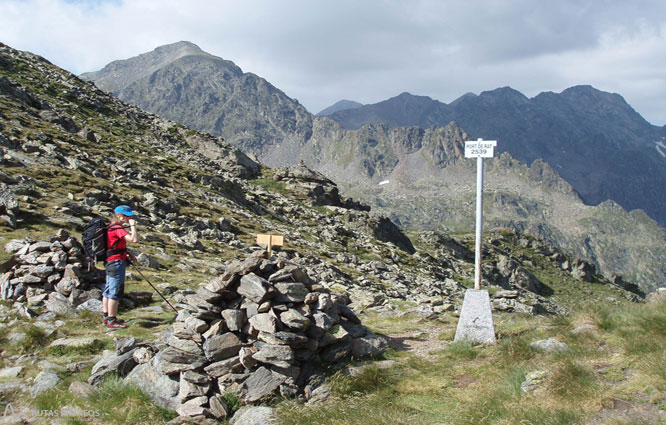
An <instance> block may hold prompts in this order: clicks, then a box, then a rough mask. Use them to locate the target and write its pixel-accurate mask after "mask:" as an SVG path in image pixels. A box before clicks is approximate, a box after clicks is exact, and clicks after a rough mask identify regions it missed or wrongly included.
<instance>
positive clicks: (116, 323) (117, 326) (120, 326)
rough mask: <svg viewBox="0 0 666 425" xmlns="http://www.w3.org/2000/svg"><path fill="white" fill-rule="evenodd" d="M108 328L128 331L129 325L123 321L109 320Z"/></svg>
mask: <svg viewBox="0 0 666 425" xmlns="http://www.w3.org/2000/svg"><path fill="white" fill-rule="evenodd" d="M106 326H107V327H108V328H109V329H127V325H126V324H124V323H123V321H122V320H109V321H108V323H107V325H106Z"/></svg>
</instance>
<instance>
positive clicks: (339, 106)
mask: <svg viewBox="0 0 666 425" xmlns="http://www.w3.org/2000/svg"><path fill="white" fill-rule="evenodd" d="M361 106H363V104H362V103H359V102H355V101H353V100H347V99H342V100H339V101H337V102H335V103H334V104H333V105H331V106H329V107H328V108H326V109H322V110H321V111H320V112H319V113H318V114H317V116H320V117H327V116H329V115H333V114H334V113H336V112H339V111H346V110H348V109H357V108H360V107H361Z"/></svg>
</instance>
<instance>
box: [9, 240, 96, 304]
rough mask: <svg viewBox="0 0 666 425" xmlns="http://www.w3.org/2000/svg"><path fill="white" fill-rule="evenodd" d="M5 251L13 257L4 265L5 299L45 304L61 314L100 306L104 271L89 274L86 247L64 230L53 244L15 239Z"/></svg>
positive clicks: (50, 242)
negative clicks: (76, 308) (96, 305)
mask: <svg viewBox="0 0 666 425" xmlns="http://www.w3.org/2000/svg"><path fill="white" fill-rule="evenodd" d="M5 250H7V251H8V252H13V255H12V256H11V257H10V258H9V259H8V260H6V261H5V262H3V263H1V264H0V273H2V275H0V297H1V298H2V299H4V300H14V301H18V302H19V303H21V304H22V303H23V302H26V304H27V305H28V306H29V307H31V306H40V305H44V306H45V307H46V309H47V310H49V311H52V312H54V313H60V314H64V313H68V312H70V311H72V310H73V308H74V307H76V306H81V305H82V306H83V307H84V308H85V307H86V306H88V305H89V304H97V303H99V301H98V300H99V299H100V298H101V295H102V291H101V290H100V284H101V285H103V283H104V274H103V271H102V272H100V271H98V270H96V269H94V268H93V269H92V271H91V272H88V271H87V267H86V266H85V264H86V261H85V257H84V253H83V247H82V246H81V244H80V243H79V241H78V240H77V239H76V238H73V237H71V236H70V235H69V234H68V233H67V232H66V231H64V230H60V231H59V232H58V233H57V234H56V235H54V236H51V238H50V239H49V241H40V242H34V241H30V240H12V241H10V242H9V243H7V244H6V245H5ZM86 303H87V304H86ZM24 310H25V314H27V315H30V312H29V310H28V309H24Z"/></svg>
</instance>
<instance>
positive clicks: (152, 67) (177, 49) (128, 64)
mask: <svg viewBox="0 0 666 425" xmlns="http://www.w3.org/2000/svg"><path fill="white" fill-rule="evenodd" d="M186 56H210V57H214V56H213V55H211V54H209V53H206V52H204V51H203V50H201V48H199V46H197V45H196V44H194V43H192V42H190V41H178V42H176V43H172V44H166V45H164V46H159V47H157V48H155V49H154V50H153V51H151V52H148V53H142V54H140V55H138V56H134V57H132V58H129V59H122V60H116V61H113V62H111V63H109V64H108V65H106V66H105V67H104V68H103V69H101V70H100V71H96V72H86V73H84V74H81V78H82V79H84V80H89V81H90V80H92V81H95V84H96V85H97V86H98V87H99V88H101V89H103V90H106V91H108V92H111V93H117V92H118V91H119V90H122V89H123V88H124V87H127V86H128V85H130V84H131V83H132V82H134V81H136V80H139V79H141V78H143V77H145V76H148V75H150V74H152V73H153V72H155V71H157V70H158V69H160V68H162V67H164V66H165V65H167V64H169V63H172V62H174V61H176V60H178V59H180V58H183V57H186Z"/></svg>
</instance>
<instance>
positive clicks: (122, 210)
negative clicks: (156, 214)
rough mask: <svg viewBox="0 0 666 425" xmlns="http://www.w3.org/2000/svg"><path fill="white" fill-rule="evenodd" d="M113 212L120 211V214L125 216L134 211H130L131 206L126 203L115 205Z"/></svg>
mask: <svg viewBox="0 0 666 425" xmlns="http://www.w3.org/2000/svg"><path fill="white" fill-rule="evenodd" d="M113 212H114V213H116V214H118V213H120V214H123V215H126V216H131V215H134V213H133V212H132V208H130V207H129V206H127V205H120V206H117V207H116V209H115V210H113Z"/></svg>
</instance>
